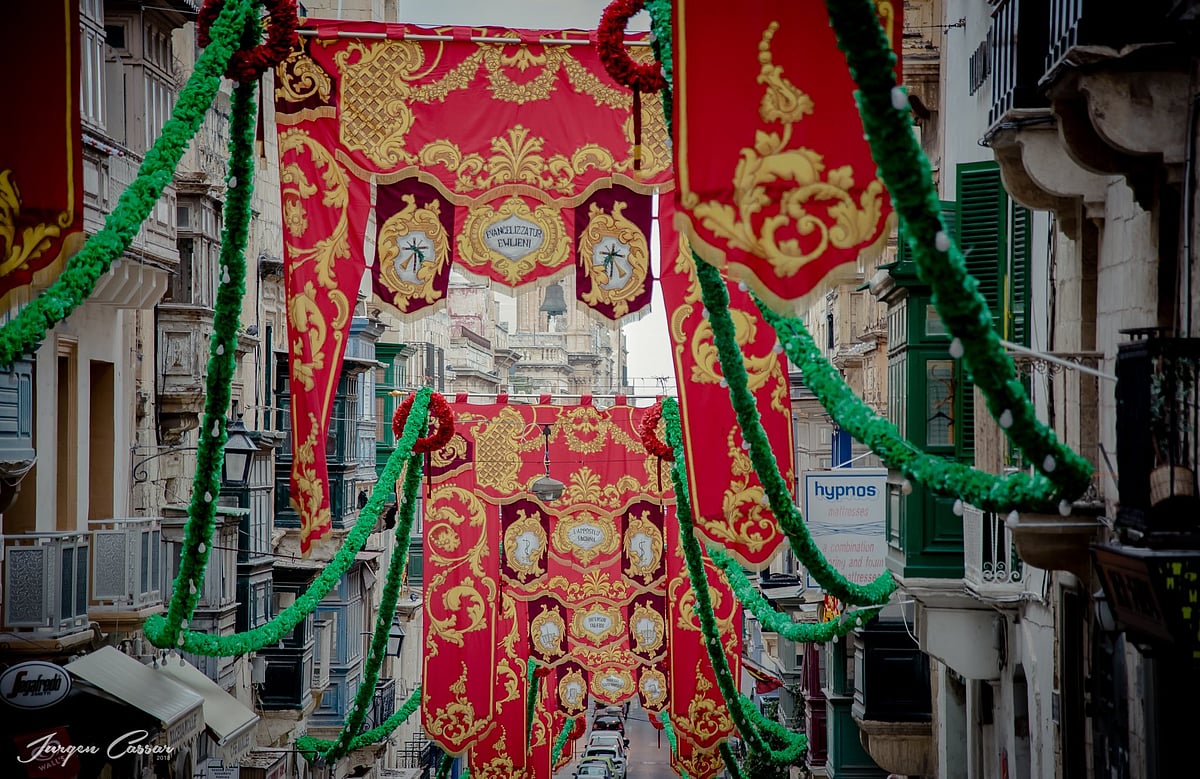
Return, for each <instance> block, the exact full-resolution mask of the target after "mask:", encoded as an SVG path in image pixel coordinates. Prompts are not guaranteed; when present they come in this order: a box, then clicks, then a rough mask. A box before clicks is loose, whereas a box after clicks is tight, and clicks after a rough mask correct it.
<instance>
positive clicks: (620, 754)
mask: <svg viewBox="0 0 1200 779" xmlns="http://www.w3.org/2000/svg"><path fill="white" fill-rule="evenodd" d="M589 757H606V758H608V759H609V760H610V761H611V762H612V764H613V766H615V767H616V769H617V779H625V756H624V750H621V749H618V748H617V747H607V746H588V747H587V749H585V750H583V755H582V756H581V757H580V759H581V760H586V759H588V758H589Z"/></svg>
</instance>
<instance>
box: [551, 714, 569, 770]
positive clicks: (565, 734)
mask: <svg viewBox="0 0 1200 779" xmlns="http://www.w3.org/2000/svg"><path fill="white" fill-rule="evenodd" d="M574 730H575V718H574V717H567V722H566V724H565V725H563V729H562V730H561V731H560V732H559V734H558V738H556V739H554V746H553V747H552V748H551V749H550V765H551V766H555V765H557V764H558V759H559V758H560V757H562V752H563V749H564V748H566V746H567V741H568V740H570V738H571V733H572V732H573V731H574Z"/></svg>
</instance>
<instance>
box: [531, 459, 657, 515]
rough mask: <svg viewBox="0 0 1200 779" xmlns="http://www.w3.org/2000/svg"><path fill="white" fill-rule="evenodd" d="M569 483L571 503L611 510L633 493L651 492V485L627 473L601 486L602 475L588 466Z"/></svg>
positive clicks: (568, 493) (574, 474) (568, 498)
mask: <svg viewBox="0 0 1200 779" xmlns="http://www.w3.org/2000/svg"><path fill="white" fill-rule="evenodd" d="M530 481H531V482H532V481H533V479H532V478H531V479H530ZM569 482H570V483H569V484H567V488H566V490H565V494H566V498H567V500H568V501H569V502H571V503H592V504H595V505H598V506H605V507H609V508H616V507H618V506H620V505H621V501H622V499H623V498H625V497H627V496H628V495H630V494H631V493H638V492H649V491H650V488H649V485H644V484H642V483H640V482H639V481H638V480H637V479H635V478H634V477H633V476H630V475H629V474H627V473H626V474H622V475H621V476H620V477H619V478H618V479H617V481H616V483H610V484H604V485H603V486H601V480H600V474H598V473H596V472H595V471H593V470H592V469H591V468H589V467H588V466H586V465H583V466H580V468H579V470H577V471H575V472H574V473H572V474H571V475H570V477H569Z"/></svg>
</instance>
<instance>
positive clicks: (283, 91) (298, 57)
mask: <svg viewBox="0 0 1200 779" xmlns="http://www.w3.org/2000/svg"><path fill="white" fill-rule="evenodd" d="M332 91H333V79H332V78H330V77H329V74H328V73H326V72H325V71H324V69H322V68H321V66H320V65H318V64H317V63H316V62H314V61H313V59H312V57H310V56H309V55H308V49H307V46H305V49H304V50H302V51H301V50H293V51H292V52H291V53H290V54H288V56H287V59H285V60H284V61H283V62H281V63H279V65H278V66H276V68H275V97H276V98H282V99H283V100H286V101H288V102H289V103H303V102H305V101H306V100H308V99H309V98H312V97H315V98H317V99H318V100H320V101H321V102H322V103H325V104H328V103H329V102H330V96H331V95H332Z"/></svg>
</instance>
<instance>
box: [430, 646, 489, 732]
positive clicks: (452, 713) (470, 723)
mask: <svg viewBox="0 0 1200 779" xmlns="http://www.w3.org/2000/svg"><path fill="white" fill-rule="evenodd" d="M461 665H462V674H461V675H460V676H459V677H458V679H456V680H455V681H454V682H453V683H452V684H451V685H450V692H452V693H454V694H455V695H456V696H458V698H457V700H455V701H453V702H452V703H448V704H446V705H445V706H444V707H442V708H441V709H438V710H436V711H434V712H433V713H432V716H430V717H428V718H427V719H426V722H425V729H426V730H427V731H428V733H429V735H430V736H432V737H434V738H435V739H440V740H441V742H442V744H443V746H450V745H454V746H456V747H459V746H465V745H466V744H469V743H470V742H471V741H472V740H473V739H474V738H475V737H476V736H478V735H480V734H481V733H482V732H483V731H484V729H485V728H487V726H488V725H490V724H491V718H490V717H483V718H482V719H481V718H479V717H478V715H476V713H475V706H474V705H473V704H472V703H471V701H470V699H468V698H467V697H466V696H467V664H466V663H465V662H463V663H461Z"/></svg>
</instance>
